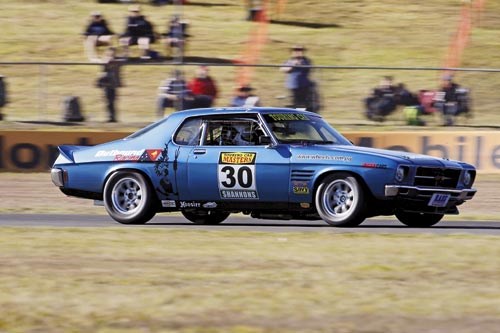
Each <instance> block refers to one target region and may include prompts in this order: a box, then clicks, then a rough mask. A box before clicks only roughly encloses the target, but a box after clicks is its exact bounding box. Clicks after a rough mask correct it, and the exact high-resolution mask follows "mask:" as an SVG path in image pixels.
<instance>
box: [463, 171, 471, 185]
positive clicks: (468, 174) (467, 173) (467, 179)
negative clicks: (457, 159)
mask: <svg viewBox="0 0 500 333" xmlns="http://www.w3.org/2000/svg"><path fill="white" fill-rule="evenodd" d="M471 183H472V172H470V171H465V173H464V185H465V186H470V185H471Z"/></svg>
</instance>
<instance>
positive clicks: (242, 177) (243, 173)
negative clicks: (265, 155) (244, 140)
mask: <svg viewBox="0 0 500 333" xmlns="http://www.w3.org/2000/svg"><path fill="white" fill-rule="evenodd" d="M256 156H257V154H256V153H243V152H241V153H240V152H237V153H233V152H221V154H220V158H219V165H218V167H217V177H218V182H219V191H220V196H221V198H222V199H247V200H248V199H249V200H252V199H258V198H259V196H258V193H257V186H256V182H255V158H256Z"/></svg>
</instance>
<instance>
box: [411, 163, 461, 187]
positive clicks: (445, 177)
mask: <svg viewBox="0 0 500 333" xmlns="http://www.w3.org/2000/svg"><path fill="white" fill-rule="evenodd" d="M460 172H461V171H460V170H459V169H443V168H429V167H418V168H417V172H416V174H415V184H414V185H415V186H432V187H442V188H456V187H457V184H458V180H459V179H460Z"/></svg>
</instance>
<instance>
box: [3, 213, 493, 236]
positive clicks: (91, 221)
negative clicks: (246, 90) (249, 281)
mask: <svg viewBox="0 0 500 333" xmlns="http://www.w3.org/2000/svg"><path fill="white" fill-rule="evenodd" d="M0 227H56V228H59V227H61V228H67V227H76V228H85V227H93V228H96V227H97V228H105V227H120V228H145V227H146V228H164V229H168V228H176V229H186V230H228V231H229V230H246V231H262V232H331V233H389V234H424V233H427V234H480V235H500V221H446V218H445V220H443V221H441V222H440V223H438V224H437V225H435V226H433V227H431V228H408V227H406V226H404V225H402V224H401V223H399V222H398V221H397V220H395V219H378V218H376V219H374V218H372V219H367V220H366V221H365V222H364V223H363V224H362V225H360V226H359V227H357V228H334V227H330V226H329V225H327V224H326V223H324V222H322V221H277V220H257V219H252V218H247V217H242V216H236V217H231V218H229V219H227V220H226V221H224V223H222V224H220V225H215V226H204V225H195V224H192V223H190V222H188V221H187V220H185V219H184V218H183V217H181V216H179V215H176V216H172V215H170V216H168V215H166V214H163V215H157V216H156V217H155V218H154V219H153V220H151V221H150V222H149V223H148V224H146V225H145V226H143V225H141V226H128V225H122V224H119V223H116V222H114V221H113V220H112V219H111V218H110V217H109V216H107V215H54V214H50V215H49V214H0Z"/></svg>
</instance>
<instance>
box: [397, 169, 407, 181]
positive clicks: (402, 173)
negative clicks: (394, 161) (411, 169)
mask: <svg viewBox="0 0 500 333" xmlns="http://www.w3.org/2000/svg"><path fill="white" fill-rule="evenodd" d="M406 173H407V168H405V167H404V166H401V165H400V166H398V168H397V169H396V176H395V177H394V178H395V179H396V181H397V182H398V183H401V182H402V181H403V180H404V179H405V177H406Z"/></svg>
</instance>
